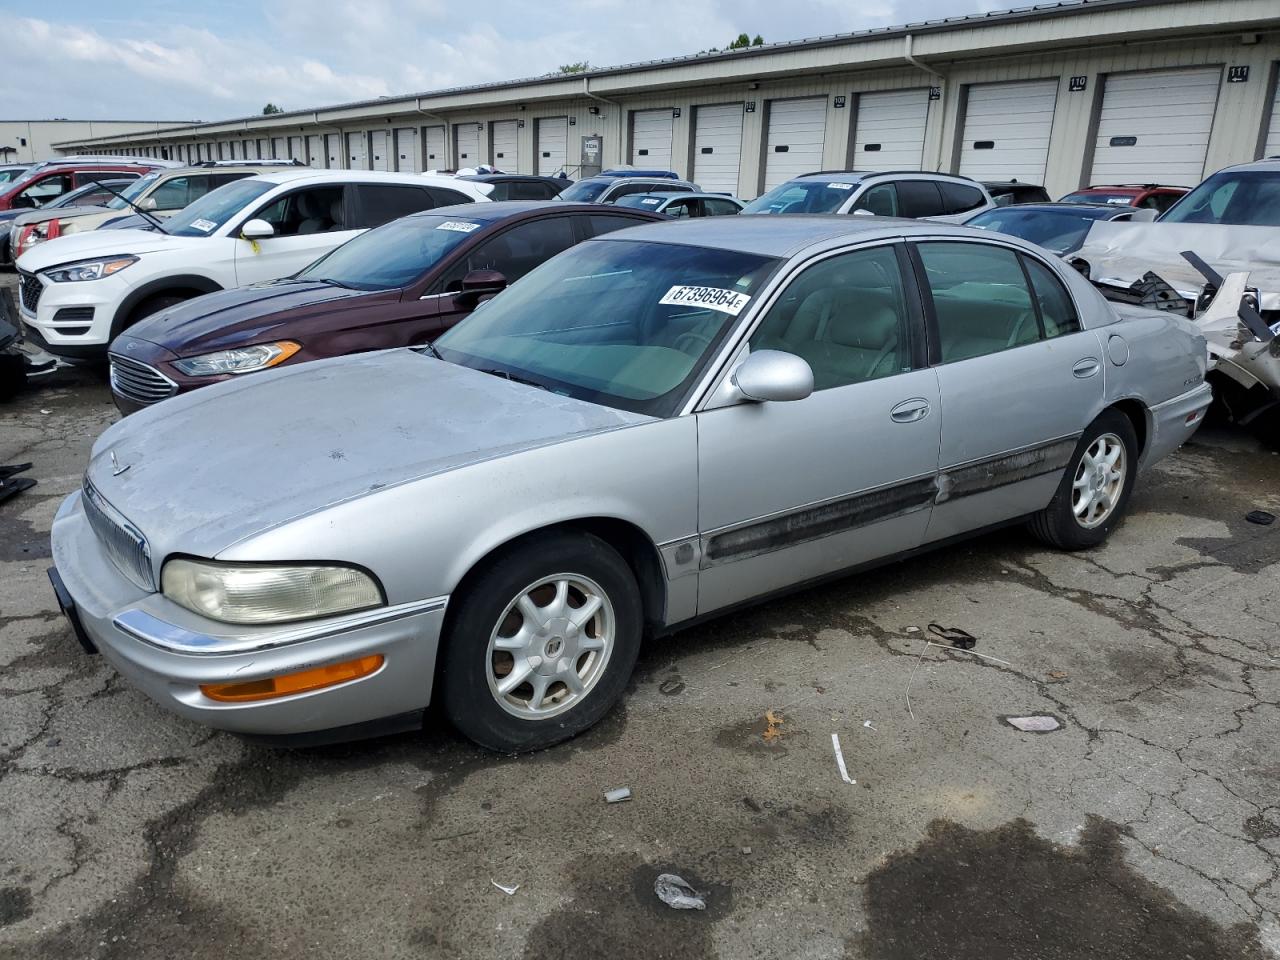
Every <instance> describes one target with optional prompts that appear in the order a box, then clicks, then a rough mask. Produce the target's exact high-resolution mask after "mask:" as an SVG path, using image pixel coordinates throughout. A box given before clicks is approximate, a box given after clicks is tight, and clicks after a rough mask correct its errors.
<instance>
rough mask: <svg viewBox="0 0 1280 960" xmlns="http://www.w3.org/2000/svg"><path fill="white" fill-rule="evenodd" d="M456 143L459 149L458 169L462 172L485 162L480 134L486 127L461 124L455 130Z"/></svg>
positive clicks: (475, 124)
mask: <svg viewBox="0 0 1280 960" xmlns="http://www.w3.org/2000/svg"><path fill="white" fill-rule="evenodd" d="M453 130H454V137H455V138H456V139H455V140H454V143H456V144H457V147H458V162H457V164H456V165H457V167H458V169H459V170H461V169H462V168H463V167H474V166H475V165H476V164H477V163H483V162H484V161H483V160H482V159H481V156H480V134H481V133H482V132H483V131H484V127H483V126H482V125H481V124H478V123H459V124H458V125H457V126H455V127H454V128H453Z"/></svg>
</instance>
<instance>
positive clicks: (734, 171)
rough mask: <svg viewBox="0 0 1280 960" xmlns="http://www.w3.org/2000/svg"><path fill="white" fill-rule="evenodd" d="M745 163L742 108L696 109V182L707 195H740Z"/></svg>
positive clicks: (733, 105) (735, 105) (729, 105)
mask: <svg viewBox="0 0 1280 960" xmlns="http://www.w3.org/2000/svg"><path fill="white" fill-rule="evenodd" d="M741 163H742V104H740V103H720V104H716V105H715V106H712V107H697V108H696V109H695V113H694V132H693V179H694V180H696V181H697V183H698V186H700V187H702V189H703V190H706V191H707V192H708V193H734V194H736V193H737V192H738V170H739V167H740V166H741Z"/></svg>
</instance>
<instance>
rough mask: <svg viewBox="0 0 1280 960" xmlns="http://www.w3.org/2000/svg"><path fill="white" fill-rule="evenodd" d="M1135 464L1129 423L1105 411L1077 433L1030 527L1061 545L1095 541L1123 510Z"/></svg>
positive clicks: (1134, 439) (1080, 546) (1083, 546)
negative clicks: (1053, 488)
mask: <svg viewBox="0 0 1280 960" xmlns="http://www.w3.org/2000/svg"><path fill="white" fill-rule="evenodd" d="M1137 466H1138V437H1137V434H1136V433H1135V432H1134V429H1133V424H1132V423H1131V422H1130V421H1129V418H1128V417H1126V416H1125V415H1124V414H1122V413H1120V412H1119V411H1117V410H1106V411H1104V412H1103V413H1102V414H1101V415H1099V417H1098V418H1097V419H1096V420H1094V421H1093V423H1091V424H1089V426H1088V428H1087V429H1086V430H1085V432H1084V434H1083V436H1081V437H1080V442H1079V443H1078V444H1076V449H1075V452H1074V453H1073V454H1072V456H1071V461H1070V462H1069V464H1068V466H1067V469H1066V470H1065V471H1064V472H1063V475H1062V482H1061V483H1060V484H1059V485H1058V490H1057V492H1056V493H1054V495H1053V499H1052V500H1051V501H1049V505H1048V506H1047V507H1045V508H1044V509H1043V510H1041V511H1040V512H1039V513H1038V514H1036V515H1035V516H1034V517H1032V518H1031V530H1032V532H1033V533H1034V534H1035V535H1036V536H1037V537H1038V538H1039V539H1041V540H1043V541H1044V542H1045V543H1047V544H1049V545H1050V546H1052V547H1057V548H1058V549H1059V550H1084V549H1087V548H1089V547H1096V546H1098V545H1099V544H1100V543H1102V542H1103V541H1104V540H1106V539H1107V537H1108V536H1109V535H1110V534H1111V531H1112V529H1114V527H1115V525H1116V524H1117V523H1119V522H1120V518H1121V517H1122V516H1123V515H1124V511H1125V508H1126V507H1127V506H1128V504H1129V495H1130V494H1131V493H1132V492H1133V481H1134V476H1135V473H1136V471H1137Z"/></svg>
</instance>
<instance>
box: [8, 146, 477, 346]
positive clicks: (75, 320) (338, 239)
mask: <svg viewBox="0 0 1280 960" xmlns="http://www.w3.org/2000/svg"><path fill="white" fill-rule="evenodd" d="M491 190H492V187H490V186H489V185H488V184H483V183H469V182H467V181H462V180H457V179H455V178H453V177H426V176H423V175H421V174H408V173H405V174H396V173H380V172H373V171H358V170H306V169H300V170H280V171H278V172H272V173H267V174H263V175H262V176H257V177H250V178H248V179H245V180H237V181H236V182H234V183H228V184H226V185H225V186H222V187H219V188H218V189H216V190H213V191H212V192H210V193H207V194H205V195H204V196H203V197H201V198H199V199H198V200H196V201H195V202H194V203H192V204H190V205H189V206H187V207H186V208H184V209H183V210H181V211H180V212H178V213H177V214H175V215H174V216H172V217H171V218H169V219H168V220H166V221H165V222H164V226H163V228H162V232H161V230H157V231H156V232H150V231H146V230H95V231H92V232H89V233H82V234H76V235H73V236H69V237H60V238H58V239H56V240H49V241H47V242H46V243H42V244H40V245H39V246H37V247H34V248H33V249H31V250H29V251H27V252H26V253H24V254H23V255H22V256H21V257H19V258H18V264H17V266H18V273H19V278H20V281H21V284H20V296H19V298H18V299H19V302H20V310H21V314H22V319H23V321H24V322H25V324H26V327H27V331H28V333H29V334H30V336H31V339H32V340H34V341H36V342H37V343H38V344H39V345H40V346H43V347H44V348H45V349H47V350H48V351H49V352H50V353H54V354H57V355H59V356H63V357H69V358H81V359H93V358H98V357H102V356H105V354H106V350H107V345H108V344H109V343H110V342H111V341H112V340H113V339H114V338H115V336H116V335H117V334H118V333H120V332H121V331H123V330H126V329H127V328H128V327H129V326H130V325H132V324H133V323H135V322H136V321H138V320H140V319H142V318H143V317H145V316H147V315H149V314H152V313H155V312H156V311H158V310H163V309H164V308H166V307H169V306H172V305H173V304H175V303H178V302H180V301H182V300H187V299H190V298H191V297H197V296H200V295H201V294H203V293H212V292H213V291H215V290H224V289H227V288H228V287H243V286H247V285H248V284H251V283H259V282H262V281H265V280H276V279H279V278H280V277H287V276H290V275H292V274H294V273H297V272H298V271H299V270H301V269H302V268H303V267H305V266H307V265H308V264H309V263H311V262H312V261H314V260H316V259H318V258H319V257H321V256H323V255H324V254H326V253H328V252H329V251H330V250H332V249H333V248H334V247H337V246H339V245H340V244H342V243H345V242H346V241H347V240H350V239H351V238H352V237H354V236H356V235H357V234H359V233H361V232H362V231H364V230H366V229H368V228H370V227H376V226H378V225H380V224H383V223H386V222H388V221H389V220H395V219H396V218H398V217H403V216H405V215H406V214H410V213H415V212H417V211H419V210H430V209H432V208H433V207H440V206H448V205H452V204H457V203H473V202H476V201H487V200H488V194H489V192H490V191H491Z"/></svg>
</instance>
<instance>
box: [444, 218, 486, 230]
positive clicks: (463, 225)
mask: <svg viewBox="0 0 1280 960" xmlns="http://www.w3.org/2000/svg"><path fill="white" fill-rule="evenodd" d="M436 229H437V230H452V231H454V232H455V233H470V232H471V231H473V230H479V229H480V224H478V223H468V222H467V221H465V220H446V221H445V222H444V223H442V224H440V226H438V227H436Z"/></svg>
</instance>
